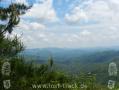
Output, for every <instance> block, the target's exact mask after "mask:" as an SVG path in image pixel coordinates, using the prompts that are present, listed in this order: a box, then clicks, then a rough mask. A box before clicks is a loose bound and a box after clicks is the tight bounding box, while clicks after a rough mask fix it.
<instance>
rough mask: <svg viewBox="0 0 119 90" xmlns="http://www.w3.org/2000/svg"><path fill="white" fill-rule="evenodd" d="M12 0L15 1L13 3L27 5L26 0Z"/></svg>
mask: <svg viewBox="0 0 119 90" xmlns="http://www.w3.org/2000/svg"><path fill="white" fill-rule="evenodd" d="M14 1H15V3H20V4H25V5H28V2H27V0H14Z"/></svg>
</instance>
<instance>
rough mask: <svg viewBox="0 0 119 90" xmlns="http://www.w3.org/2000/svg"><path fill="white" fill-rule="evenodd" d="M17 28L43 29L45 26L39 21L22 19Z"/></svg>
mask: <svg viewBox="0 0 119 90" xmlns="http://www.w3.org/2000/svg"><path fill="white" fill-rule="evenodd" d="M17 29H22V30H44V29H46V26H45V25H43V24H41V23H39V22H28V21H24V20H22V21H21V22H20V24H19V25H18V27H17Z"/></svg>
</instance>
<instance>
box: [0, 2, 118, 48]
mask: <svg viewBox="0 0 119 90" xmlns="http://www.w3.org/2000/svg"><path fill="white" fill-rule="evenodd" d="M6 1H7V2H9V3H10V0H6ZM13 2H17V3H18V2H19V3H24V4H26V5H33V6H32V8H31V9H30V10H28V11H27V12H26V14H25V15H23V16H21V22H20V23H19V25H18V26H17V27H16V28H15V29H14V32H13V35H14V34H17V35H18V36H19V37H21V39H22V41H23V43H24V44H25V46H26V48H48V47H57V48H87V47H88V48H89V47H112V46H118V45H119V25H118V24H119V0H13ZM4 4H6V3H4V2H3V3H1V5H3V6H5V5H4Z"/></svg>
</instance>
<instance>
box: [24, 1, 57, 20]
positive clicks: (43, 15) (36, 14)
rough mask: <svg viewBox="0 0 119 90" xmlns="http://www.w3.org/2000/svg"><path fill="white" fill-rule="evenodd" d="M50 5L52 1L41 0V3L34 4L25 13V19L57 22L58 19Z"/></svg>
mask: <svg viewBox="0 0 119 90" xmlns="http://www.w3.org/2000/svg"><path fill="white" fill-rule="evenodd" d="M52 3H53V2H52V0H43V1H42V3H35V4H34V5H33V7H32V8H31V9H30V10H29V11H28V12H27V14H26V15H25V17H30V18H36V19H42V20H49V21H57V20H58V18H57V16H56V12H55V10H54V8H53V6H52Z"/></svg>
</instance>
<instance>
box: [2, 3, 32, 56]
mask: <svg viewBox="0 0 119 90" xmlns="http://www.w3.org/2000/svg"><path fill="white" fill-rule="evenodd" d="M29 8H30V7H28V6H26V5H24V4H15V3H14V4H11V5H9V7H7V8H3V7H0V21H1V22H4V21H7V23H6V24H1V23H0V56H2V57H9V56H10V57H11V56H15V55H17V54H18V53H19V52H21V51H22V50H23V49H24V46H23V43H22V42H21V41H20V40H19V39H18V37H17V36H15V37H14V38H10V37H6V34H8V35H10V34H12V31H13V30H14V28H15V27H16V26H17V25H18V24H19V22H20V16H21V15H22V14H25V12H26V10H28V9H29Z"/></svg>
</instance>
